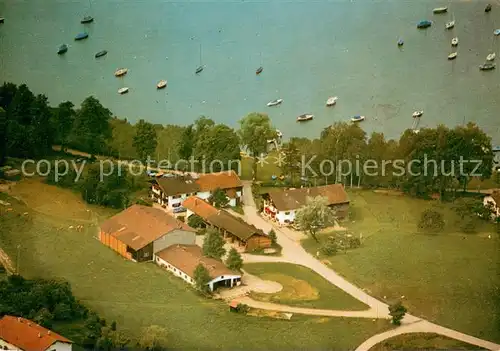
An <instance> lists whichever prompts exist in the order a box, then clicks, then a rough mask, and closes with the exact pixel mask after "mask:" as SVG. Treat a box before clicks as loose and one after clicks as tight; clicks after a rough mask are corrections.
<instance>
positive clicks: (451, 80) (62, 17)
mask: <svg viewBox="0 0 500 351" xmlns="http://www.w3.org/2000/svg"><path fill="white" fill-rule="evenodd" d="M446 5H447V6H449V12H448V13H447V14H443V15H433V14H432V9H433V8H434V7H438V6H446ZM484 7H485V3H483V2H477V1H462V2H460V1H457V2H449V1H448V2H442V3H441V2H437V1H432V2H430V1H421V0H419V1H368V0H363V1H353V2H350V1H279V0H267V1H196V2H192V1H157V0H150V1H146V0H141V1H139V0H134V1H105V0H100V1H92V3H90V4H89V2H88V1H71V2H70V1H53V0H30V1H19V0H15V1H14V0H1V1H0V16H2V17H5V19H6V20H5V23H4V24H2V25H0V59H1V61H0V81H2V80H5V81H13V82H15V83H18V84H19V83H26V84H28V86H29V87H30V88H32V90H34V91H35V92H37V93H45V94H46V95H48V97H49V99H50V101H51V103H52V104H57V103H59V102H61V101H63V100H72V101H73V102H74V103H76V104H79V103H80V102H81V101H82V100H83V99H84V98H85V97H87V96H88V95H95V96H96V97H97V98H98V99H99V100H101V102H102V103H103V104H104V105H105V106H106V107H108V108H110V109H111V110H112V111H113V112H114V113H115V114H116V115H117V116H119V117H126V118H128V119H129V120H131V121H136V120H138V119H139V118H144V119H146V120H149V121H151V122H154V123H162V124H167V123H175V124H188V123H190V122H192V121H194V120H195V119H196V118H197V117H198V116H200V115H206V116H209V117H211V118H213V119H214V120H216V121H217V122H222V123H226V124H229V125H231V126H237V123H238V120H239V119H240V118H241V117H243V116H244V115H246V114H247V113H249V112H252V111H259V112H266V113H268V114H269V115H270V117H271V119H272V121H273V123H274V125H275V126H276V127H277V128H279V129H280V130H281V131H282V132H283V133H284V134H285V137H289V136H292V135H294V136H307V137H314V136H317V135H319V133H320V131H321V130H322V128H324V127H325V126H327V125H330V124H331V123H333V122H335V121H347V120H349V119H350V117H352V116H353V115H356V114H361V115H365V116H366V121H365V122H363V125H362V126H363V128H365V130H366V131H367V132H371V131H382V132H384V133H386V135H387V136H389V137H398V136H399V134H400V133H401V131H403V130H404V129H406V128H409V127H411V125H412V122H413V121H412V117H411V114H412V112H413V111H414V110H424V111H425V113H424V115H423V117H422V119H421V124H420V127H424V126H435V125H437V124H439V123H444V124H446V125H449V126H454V125H457V124H461V123H463V122H464V121H474V122H477V123H478V124H479V125H480V126H481V127H482V128H484V129H485V130H486V131H487V132H488V133H490V134H491V135H492V137H493V139H494V143H500V133H499V130H500V128H499V127H500V119H499V118H500V80H499V73H500V72H498V71H499V69H497V70H494V71H490V72H482V71H479V69H478V65H480V64H481V63H484V61H485V58H486V55H487V54H488V53H489V51H490V50H494V51H496V53H497V55H500V37H494V36H493V31H494V29H495V28H500V3H498V2H496V3H494V4H493V11H492V12H490V13H489V14H485V13H484ZM87 14H91V15H92V16H94V18H95V22H94V23H92V24H88V25H83V24H80V19H81V18H82V17H83V16H84V15H87ZM452 17H454V18H455V20H456V26H455V28H454V29H453V30H450V31H447V30H445V28H444V26H445V23H446V22H447V21H449V20H451V18H452ZM422 19H430V20H432V21H433V22H434V23H433V25H432V27H430V28H428V29H426V30H418V29H417V28H416V23H417V22H418V21H419V20H422ZM82 31H87V32H88V33H89V38H88V39H86V40H83V41H80V42H75V41H74V40H73V38H74V37H75V35H76V34H77V33H79V32H82ZM454 36H458V37H459V40H460V43H459V46H458V48H457V51H458V57H457V59H456V60H454V61H448V60H447V56H448V54H450V53H451V52H452V51H453V48H452V47H451V45H450V41H451V39H452V38H453V37H454ZM399 37H402V38H403V39H404V41H405V44H404V47H403V49H401V50H400V49H399V48H398V47H397V45H396V42H397V40H398V38H399ZM62 43H67V44H68V45H69V50H68V52H67V53H66V54H65V55H64V56H58V55H57V54H56V51H57V48H58V46H59V45H60V44H62ZM200 45H201V62H202V64H203V65H205V69H204V71H203V72H202V73H201V74H199V75H195V73H194V71H195V69H196V67H197V66H198V65H199V64H200ZM104 49H105V50H108V55H107V56H105V57H102V58H101V59H95V58H94V54H95V53H96V52H98V51H100V50H104ZM261 65H262V66H263V67H264V71H263V73H262V74H261V75H260V76H256V75H255V70H256V69H257V68H258V67H259V66H261ZM120 67H126V68H128V69H129V73H128V74H127V75H126V76H125V77H124V78H121V79H119V78H115V77H114V74H113V73H114V71H115V70H116V69H117V68H120ZM161 79H167V80H168V87H167V88H166V89H164V90H161V91H157V90H156V83H157V82H158V81H159V80H161ZM124 86H127V87H129V88H130V92H129V93H128V94H127V95H123V96H120V95H118V93H117V90H118V89H119V88H121V87H124ZM334 95H337V96H338V97H339V100H338V103H337V106H335V107H333V108H326V107H325V101H326V99H327V98H328V97H329V96H334ZM277 98H283V99H284V102H283V104H282V105H281V106H278V107H274V108H270V107H267V106H266V103H267V102H268V101H270V100H274V99H277ZM302 113H312V114H314V115H315V118H314V120H313V121H311V122H307V123H305V124H299V123H296V121H295V119H296V117H297V116H298V115H300V114H302Z"/></svg>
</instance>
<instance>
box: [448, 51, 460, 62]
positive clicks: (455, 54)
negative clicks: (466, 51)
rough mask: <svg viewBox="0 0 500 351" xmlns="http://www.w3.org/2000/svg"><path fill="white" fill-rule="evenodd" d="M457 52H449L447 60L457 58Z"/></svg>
mask: <svg viewBox="0 0 500 351" xmlns="http://www.w3.org/2000/svg"><path fill="white" fill-rule="evenodd" d="M457 55H458V53H457V52H452V53H451V54H449V55H448V60H454V59H456V58H457Z"/></svg>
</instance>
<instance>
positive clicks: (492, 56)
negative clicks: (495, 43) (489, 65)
mask: <svg viewBox="0 0 500 351" xmlns="http://www.w3.org/2000/svg"><path fill="white" fill-rule="evenodd" d="M496 56H497V55H496V54H495V53H494V52H492V53H491V54H489V55H488V56H486V61H493V60H494V59H495V57H496Z"/></svg>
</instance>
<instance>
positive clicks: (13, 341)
mask: <svg viewBox="0 0 500 351" xmlns="http://www.w3.org/2000/svg"><path fill="white" fill-rule="evenodd" d="M72 347H73V342H72V341H71V340H69V339H66V338H65V337H63V336H61V335H59V334H56V333H54V332H53V331H51V330H49V329H46V328H44V327H42V326H41V325H38V324H36V323H35V322H32V321H30V320H29V319H25V318H20V317H13V316H7V315H6V316H3V318H2V319H0V349H3V350H16V351H71V350H72Z"/></svg>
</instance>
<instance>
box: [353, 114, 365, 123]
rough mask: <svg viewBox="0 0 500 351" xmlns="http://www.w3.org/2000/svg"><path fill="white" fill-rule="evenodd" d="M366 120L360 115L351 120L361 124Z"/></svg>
mask: <svg viewBox="0 0 500 351" xmlns="http://www.w3.org/2000/svg"><path fill="white" fill-rule="evenodd" d="M364 120H365V116H360V115H357V116H354V117H353V118H351V122H361V121H364Z"/></svg>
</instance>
